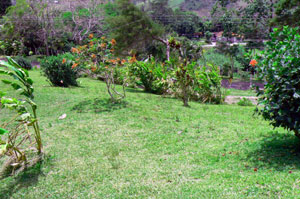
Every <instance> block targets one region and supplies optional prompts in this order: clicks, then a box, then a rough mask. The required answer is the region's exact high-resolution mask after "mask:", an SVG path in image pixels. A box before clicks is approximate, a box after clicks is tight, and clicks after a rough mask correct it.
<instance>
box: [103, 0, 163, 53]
mask: <svg viewBox="0 0 300 199" xmlns="http://www.w3.org/2000/svg"><path fill="white" fill-rule="evenodd" d="M116 11H117V16H111V17H108V18H107V22H108V24H109V27H110V31H111V36H112V37H113V38H114V39H116V41H117V46H116V49H115V50H116V51H117V53H124V52H125V51H126V50H127V52H128V51H130V50H131V49H135V50H138V51H140V50H143V49H144V48H145V47H146V45H147V44H148V43H150V42H152V41H153V38H154V37H157V36H159V35H161V34H162V33H163V29H162V28H161V27H160V26H159V25H158V24H156V23H154V22H153V21H152V20H151V19H150V18H149V17H148V16H147V15H146V14H145V13H144V12H142V11H141V10H140V9H139V8H138V7H136V6H135V5H134V4H132V3H131V2H130V0H118V1H117V2H116ZM125 54H126V53H125Z"/></svg>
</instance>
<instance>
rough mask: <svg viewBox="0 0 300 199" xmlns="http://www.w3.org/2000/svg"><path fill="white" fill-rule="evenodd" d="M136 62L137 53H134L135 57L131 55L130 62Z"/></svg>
mask: <svg viewBox="0 0 300 199" xmlns="http://www.w3.org/2000/svg"><path fill="white" fill-rule="evenodd" d="M135 62H136V57H135V55H133V57H131V59H130V60H129V63H131V64H132V63H135Z"/></svg>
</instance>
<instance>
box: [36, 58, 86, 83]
mask: <svg viewBox="0 0 300 199" xmlns="http://www.w3.org/2000/svg"><path fill="white" fill-rule="evenodd" d="M73 60H75V58H74V56H73V55H72V54H70V53H66V54H63V55H57V56H49V57H46V58H44V59H43V60H42V61H41V69H42V71H43V74H44V75H45V76H46V77H47V78H48V80H49V81H50V82H51V84H52V85H54V86H61V87H69V86H78V82H77V81H76V80H77V78H78V77H79V71H80V68H79V67H77V68H75V69H74V68H72V66H73Z"/></svg>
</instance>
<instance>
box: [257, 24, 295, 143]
mask: <svg viewBox="0 0 300 199" xmlns="http://www.w3.org/2000/svg"><path fill="white" fill-rule="evenodd" d="M270 36H271V40H270V41H269V42H267V47H266V50H265V51H264V52H263V55H262V58H263V62H262V63H261V65H259V67H258V70H259V71H258V73H259V75H260V78H261V79H265V80H266V85H265V90H264V93H260V92H259V96H260V99H259V103H260V104H261V105H263V108H261V109H260V110H258V112H259V113H260V114H261V115H262V116H263V118H264V119H266V120H269V121H270V123H271V124H272V125H273V126H274V127H283V128H285V129H288V130H291V131H294V132H295V135H296V136H297V137H298V138H300V134H299V130H300V78H299V76H300V57H299V52H300V35H299V29H298V28H289V27H284V28H283V29H282V30H279V29H274V33H271V35H270Z"/></svg>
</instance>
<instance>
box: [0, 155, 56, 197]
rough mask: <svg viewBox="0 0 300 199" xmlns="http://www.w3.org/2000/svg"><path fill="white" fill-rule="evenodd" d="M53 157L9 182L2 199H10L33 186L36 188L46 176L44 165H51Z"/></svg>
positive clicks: (47, 158)
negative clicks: (41, 178) (40, 178)
mask: <svg viewBox="0 0 300 199" xmlns="http://www.w3.org/2000/svg"><path fill="white" fill-rule="evenodd" d="M50 161H51V157H50V156H46V157H45V159H44V161H42V162H39V163H37V164H36V165H35V166H33V167H31V168H29V169H27V170H25V171H24V172H23V173H20V174H19V175H17V176H15V177H10V178H12V179H11V180H9V182H7V186H6V187H5V188H4V189H1V190H0V198H1V199H9V198H11V196H12V195H13V194H14V193H16V192H17V191H18V190H19V189H30V187H31V186H34V185H35V184H37V183H38V180H39V177H40V176H45V173H43V171H42V168H43V166H44V164H46V163H47V164H48V163H50V164H51V162H50ZM3 181H5V179H3Z"/></svg>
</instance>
